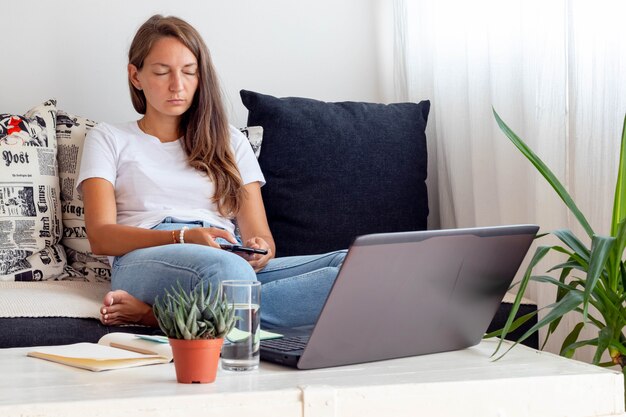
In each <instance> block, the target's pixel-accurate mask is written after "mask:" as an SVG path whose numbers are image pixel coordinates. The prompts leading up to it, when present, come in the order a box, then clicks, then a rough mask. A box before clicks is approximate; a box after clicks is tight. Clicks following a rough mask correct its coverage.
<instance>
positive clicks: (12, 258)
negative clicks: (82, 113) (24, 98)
mask: <svg viewBox="0 0 626 417" xmlns="http://www.w3.org/2000/svg"><path fill="white" fill-rule="evenodd" d="M56 113H57V109H56V101H55V100H48V101H46V102H45V103H43V104H42V105H39V106H37V107H35V108H33V109H31V110H30V111H28V112H27V113H26V114H25V115H23V116H22V115H14V114H0V155H2V160H1V161H0V166H2V169H1V170H0V172H1V174H2V175H0V281H41V280H50V279H61V278H65V277H67V273H66V266H67V263H66V256H65V251H64V250H63V247H62V246H61V245H60V244H59V240H60V239H61V227H62V225H61V204H60V201H59V178H58V172H57V158H56V153H57V142H56V133H55V119H56Z"/></svg>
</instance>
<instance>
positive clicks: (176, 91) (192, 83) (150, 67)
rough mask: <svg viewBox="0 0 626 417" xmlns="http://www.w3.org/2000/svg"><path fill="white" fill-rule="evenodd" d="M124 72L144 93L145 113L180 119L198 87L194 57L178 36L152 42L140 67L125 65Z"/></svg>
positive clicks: (196, 61) (151, 115)
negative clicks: (126, 68)
mask: <svg viewBox="0 0 626 417" xmlns="http://www.w3.org/2000/svg"><path fill="white" fill-rule="evenodd" d="M128 73H129V76H130V79H131V82H132V83H133V85H134V86H135V87H136V88H139V89H141V90H143V92H144V94H145V96H146V102H147V103H146V116H149V117H174V118H180V116H181V115H182V114H183V113H185V112H186V111H187V110H188V109H189V107H191V103H192V102H193V97H194V94H195V93H196V90H197V88H198V60H197V59H196V57H195V56H194V54H193V53H192V52H191V51H190V50H189V49H188V48H187V47H186V46H185V45H183V44H182V43H181V42H180V41H179V40H178V39H176V38H172V37H164V38H161V39H159V40H158V41H156V42H155V43H154V45H152V49H151V50H150V53H149V54H148V56H146V59H145V60H144V65H143V68H141V70H138V69H137V67H135V66H134V65H132V64H129V65H128Z"/></svg>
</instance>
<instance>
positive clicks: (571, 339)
mask: <svg viewBox="0 0 626 417" xmlns="http://www.w3.org/2000/svg"><path fill="white" fill-rule="evenodd" d="M584 326H585V323H583V322H582V321H581V322H580V323H578V324H577V325H576V326H574V329H573V330H572V331H571V332H570V333H569V334H568V335H567V337H566V338H565V340H563V344H562V345H561V356H565V357H567V358H571V357H572V356H573V355H574V350H571V354H568V350H567V348H568V347H569V346H570V345H571V344H573V343H576V341H577V340H578V336H579V335H580V331H581V330H582V329H583V327H584Z"/></svg>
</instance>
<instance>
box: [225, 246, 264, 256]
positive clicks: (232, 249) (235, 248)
mask: <svg viewBox="0 0 626 417" xmlns="http://www.w3.org/2000/svg"><path fill="white" fill-rule="evenodd" d="M220 247H221V248H222V249H224V250H227V251H230V252H243V253H249V254H252V253H260V254H261V255H267V249H254V248H249V247H247V246H239V245H224V244H222V245H220Z"/></svg>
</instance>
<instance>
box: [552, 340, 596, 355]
mask: <svg viewBox="0 0 626 417" xmlns="http://www.w3.org/2000/svg"><path fill="white" fill-rule="evenodd" d="M583 346H598V338H597V337H596V338H595V339H589V340H581V341H580V342H574V343H572V344H571V345H569V346H566V347H565V348H563V349H561V355H563V356H565V357H566V358H571V357H572V356H574V352H575V351H576V349H578V348H581V347H583Z"/></svg>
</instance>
